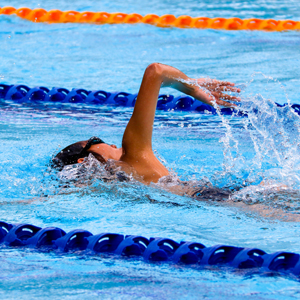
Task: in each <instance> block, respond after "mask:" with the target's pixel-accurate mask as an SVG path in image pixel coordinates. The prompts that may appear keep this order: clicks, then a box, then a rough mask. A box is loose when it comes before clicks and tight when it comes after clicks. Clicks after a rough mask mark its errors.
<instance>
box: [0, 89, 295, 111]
mask: <svg viewBox="0 0 300 300" xmlns="http://www.w3.org/2000/svg"><path fill="white" fill-rule="evenodd" d="M136 98H137V94H129V93H126V92H114V93H110V92H106V91H103V90H98V91H87V90H85V89H72V90H71V91H69V90H68V89H65V88H56V87H54V88H52V89H51V90H49V89H48V88H46V87H34V88H30V87H28V86H26V85H7V84H0V99H4V100H13V101H15V102H20V103H24V102H34V101H43V102H60V103H86V104H89V103H90V104H98V105H111V106H124V107H134V105H135V102H136ZM157 109H159V110H164V111H195V112H199V113H209V114H216V110H215V109H214V108H213V107H211V106H210V105H207V104H204V103H202V102H201V101H199V100H196V99H194V98H192V97H189V96H179V97H174V96H173V95H164V94H161V95H159V97H158V101H157ZM299 111H300V105H299ZM233 112H234V109H232V108H222V109H221V113H222V114H229V115H231V114H232V113H233ZM235 113H237V112H235Z"/></svg>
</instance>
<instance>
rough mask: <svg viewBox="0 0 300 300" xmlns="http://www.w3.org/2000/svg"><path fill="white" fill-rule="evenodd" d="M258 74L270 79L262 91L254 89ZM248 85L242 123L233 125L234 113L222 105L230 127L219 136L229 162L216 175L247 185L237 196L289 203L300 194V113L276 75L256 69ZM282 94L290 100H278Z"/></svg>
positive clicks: (218, 178)
mask: <svg viewBox="0 0 300 300" xmlns="http://www.w3.org/2000/svg"><path fill="white" fill-rule="evenodd" d="M258 77H259V78H258ZM254 79H255V80H256V81H257V80H264V81H265V86H264V90H263V91H262V93H260V94H255V95H253V94H252V93H251V88H252V87H251V84H252V82H253V81H254ZM246 87H247V89H245V91H243V92H242V93H241V97H242V102H241V106H240V107H239V110H240V111H241V112H243V113H246V114H247V115H248V117H247V118H243V119H242V123H241V124H242V127H243V128H240V126H234V119H235V118H236V117H235V116H234V115H233V116H230V117H228V116H223V115H221V114H220V112H219V111H218V110H217V113H218V114H219V116H220V118H221V120H222V124H223V126H224V128H225V135H224V136H223V137H222V138H221V140H220V142H221V143H223V149H224V150H223V154H224V163H223V171H222V172H219V173H217V174H216V175H215V178H214V180H215V181H218V183H219V185H222V186H227V187H231V188H232V189H237V190H238V189H241V188H242V187H245V186H248V187H247V189H244V190H242V191H240V192H237V193H236V194H235V197H234V200H238V199H239V200H241V201H244V202H245V203H247V204H253V203H257V202H261V201H262V202H263V203H273V204H274V205H275V206H276V205H277V206H285V204H283V203H286V202H288V201H290V200H291V199H294V200H295V201H297V198H299V197H298V196H299V190H300V189H299V184H300V139H299V137H300V117H299V115H298V114H297V113H295V111H294V110H293V108H292V107H291V105H290V101H289V99H288V97H287V94H286V91H285V90H284V87H283V86H282V84H280V83H279V82H278V81H276V80H274V79H273V78H270V77H266V76H264V75H263V74H254V75H253V78H252V80H251V81H250V82H249V83H248V84H247V85H246ZM250 87H251V88H250ZM276 89H277V90H278V89H279V92H278V91H276ZM269 93H271V94H272V96H271V97H270V95H268V94H269ZM282 94H283V95H285V97H286V99H284V100H285V101H284V102H287V105H284V106H278V105H277V104H276V103H275V101H274V100H276V101H278V102H279V101H280V100H282V99H274V95H275V96H276V95H277V96H278V95H280V96H282ZM286 100H287V101H286ZM262 182H263V183H264V185H263V186H262V185H260V184H261V183H262ZM250 185H252V186H250ZM253 185H254V186H253ZM276 199H277V200H276ZM278 199H279V200H278ZM284 199H286V201H284ZM274 200H276V201H274ZM294 200H293V201H294ZM278 203H279V204H278ZM292 207H294V206H292Z"/></svg>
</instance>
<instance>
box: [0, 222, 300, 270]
mask: <svg viewBox="0 0 300 300" xmlns="http://www.w3.org/2000/svg"><path fill="white" fill-rule="evenodd" d="M0 244H2V245H4V246H7V247H22V246H23V247H31V248H34V249H36V250H40V251H49V250H53V251H58V252H60V253H61V252H65V253H67V252H69V253H77V254H79V253H80V252H79V253H78V251H82V254H86V255H97V254H99V253H108V254H115V255H118V256H123V257H131V258H137V259H144V260H145V261H148V262H169V263H175V264H181V265H194V266H199V267H207V266H215V265H218V266H225V267H226V266H227V267H230V268H235V269H255V271H261V272H278V273H280V274H293V275H295V276H299V275H300V255H299V254H296V253H292V252H285V251H283V252H282V251H280V252H275V253H271V254H268V253H266V252H265V251H263V250H260V249H258V248H242V247H234V246H228V245H216V246H212V247H205V246H204V245H203V244H201V243H196V242H180V243H178V242H176V241H173V240H171V239H168V238H159V237H156V238H150V239H147V238H145V237H143V236H139V235H126V236H124V235H122V234H118V233H108V232H105V233H100V234H96V235H93V234H92V233H91V232H89V231H87V230H83V229H75V230H72V231H70V232H68V233H66V232H65V231H64V230H62V229H60V228H58V227H47V228H40V227H37V226H34V225H31V224H9V223H6V222H0Z"/></svg>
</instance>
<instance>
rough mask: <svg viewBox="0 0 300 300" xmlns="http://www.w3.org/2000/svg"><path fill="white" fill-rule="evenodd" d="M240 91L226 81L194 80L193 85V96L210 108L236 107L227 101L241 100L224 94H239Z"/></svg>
mask: <svg viewBox="0 0 300 300" xmlns="http://www.w3.org/2000/svg"><path fill="white" fill-rule="evenodd" d="M240 91H241V90H240V89H239V88H236V87H234V83H231V82H228V81H220V80H216V79H209V78H200V79H196V83H195V84H194V92H193V96H194V97H195V98H196V99H198V100H200V101H202V102H204V103H206V104H209V105H211V106H214V105H220V106H225V107H236V106H237V105H236V104H234V103H231V102H228V101H234V102H240V101H241V99H240V98H239V97H236V96H232V95H229V94H227V93H226V92H233V93H240Z"/></svg>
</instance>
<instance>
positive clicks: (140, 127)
mask: <svg viewBox="0 0 300 300" xmlns="http://www.w3.org/2000/svg"><path fill="white" fill-rule="evenodd" d="M161 86H168V87H172V88H174V89H177V90H179V91H181V92H183V93H185V94H187V95H190V96H192V97H194V98H196V99H198V100H200V101H202V102H204V103H207V104H209V105H213V103H214V102H216V104H217V105H222V106H229V107H233V106H234V104H232V103H230V102H226V101H224V100H222V99H225V100H230V101H239V99H238V98H237V97H234V96H230V95H227V94H226V93H224V91H233V92H239V89H237V88H235V87H234V84H233V83H230V82H225V81H218V80H210V79H192V78H189V77H188V76H187V75H185V74H184V73H183V72H181V71H179V70H178V69H176V68H173V67H171V66H167V65H163V64H159V63H153V64H151V65H149V66H148V67H147V68H146V70H145V73H144V77H143V80H142V83H141V86H140V90H139V93H138V96H137V101H136V104H135V107H134V111H133V114H132V117H131V119H130V121H129V123H128V125H127V127H126V130H125V132H124V136H123V142H122V144H123V149H124V150H125V152H126V151H127V154H128V151H133V152H134V153H133V154H134V155H136V154H137V153H136V151H141V152H144V151H145V150H151V151H152V145H151V140H152V129H153V122H154V116H155V111H156V105H157V99H158V95H159V90H160V87H161Z"/></svg>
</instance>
